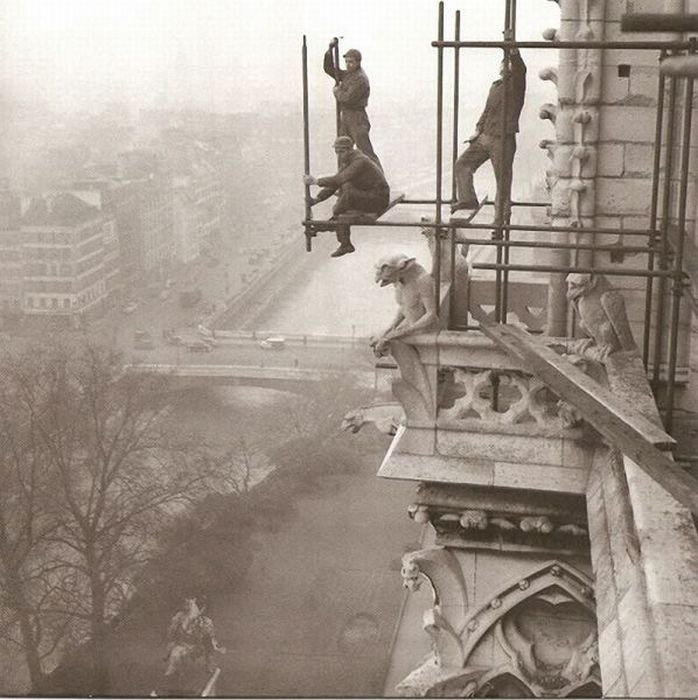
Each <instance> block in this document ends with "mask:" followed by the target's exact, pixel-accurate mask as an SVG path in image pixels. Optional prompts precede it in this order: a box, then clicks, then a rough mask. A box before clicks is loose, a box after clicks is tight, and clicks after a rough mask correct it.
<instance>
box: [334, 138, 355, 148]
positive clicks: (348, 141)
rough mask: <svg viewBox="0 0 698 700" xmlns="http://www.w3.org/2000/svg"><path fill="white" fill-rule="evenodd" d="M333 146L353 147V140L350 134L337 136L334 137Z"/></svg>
mask: <svg viewBox="0 0 698 700" xmlns="http://www.w3.org/2000/svg"><path fill="white" fill-rule="evenodd" d="M334 148H354V140H353V139H352V138H351V136H338V137H337V138H336V139H335V142H334Z"/></svg>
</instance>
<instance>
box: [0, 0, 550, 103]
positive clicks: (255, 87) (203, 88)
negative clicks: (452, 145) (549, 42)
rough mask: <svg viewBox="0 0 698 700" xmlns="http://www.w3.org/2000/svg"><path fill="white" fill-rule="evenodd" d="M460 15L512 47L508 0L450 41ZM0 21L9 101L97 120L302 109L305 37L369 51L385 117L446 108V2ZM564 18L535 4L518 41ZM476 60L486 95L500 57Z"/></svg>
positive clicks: (116, 8) (16, 12)
mask: <svg viewBox="0 0 698 700" xmlns="http://www.w3.org/2000/svg"><path fill="white" fill-rule="evenodd" d="M456 9H460V10H461V27H462V34H463V35H464V36H465V35H467V36H468V38H472V39H490V40H492V39H498V38H501V28H502V26H503V21H504V2H503V0H493V1H492V2H488V3H486V4H485V3H482V2H476V1H474V0H469V1H468V2H464V3H458V4H456V3H452V4H451V5H447V6H446V12H447V14H446V35H447V36H449V35H450V36H452V31H453V30H452V22H453V16H452V15H453V12H454V11H455V10H456ZM0 12H1V13H2V15H1V16H0V20H1V21H2V32H3V47H2V51H3V81H4V83H5V85H4V90H3V92H4V94H7V91H8V89H9V91H10V93H11V94H12V93H14V94H19V95H22V96H27V97H29V96H32V97H41V98H44V99H46V100H48V101H49V103H50V104H51V105H52V106H54V107H56V108H57V109H59V110H63V109H75V108H81V109H88V110H94V109H95V108H97V106H98V105H99V103H100V102H101V101H104V100H115V99H116V100H126V101H129V102H130V103H131V104H133V105H134V106H138V107H147V108H153V107H162V106H163V104H164V103H166V102H167V100H170V99H173V97H174V96H175V95H176V96H178V97H180V98H181V97H182V96H183V95H186V98H187V101H188V102H189V105H188V106H197V107H201V108H207V109H208V108H213V109H216V110H219V111H247V110H255V109H257V108H259V107H260V106H262V105H264V103H266V102H269V103H272V104H275V103H292V104H294V105H298V104H299V101H300V90H301V73H300V42H301V37H302V36H303V34H305V35H307V37H308V44H309V47H310V50H311V51H312V52H315V55H316V56H317V55H318V53H319V52H321V51H323V50H324V47H325V44H326V42H327V41H328V40H329V39H331V38H332V37H333V36H342V37H343V40H342V42H343V43H342V45H343V46H345V47H347V48H348V47H349V46H357V47H361V50H362V52H363V54H364V61H365V67H366V69H367V71H370V72H369V75H370V77H371V81H372V84H373V86H374V88H373V100H375V101H376V103H375V107H374V110H373V111H374V112H377V111H379V105H381V104H383V103H392V102H395V103H397V104H403V105H404V106H405V107H408V106H412V105H414V104H423V103H425V102H426V103H427V104H431V101H432V100H433V98H434V91H435V85H434V76H435V67H436V51H435V50H434V49H433V48H432V47H431V46H430V41H431V40H432V39H434V38H436V29H437V16H436V3H431V2H425V1H424V0H402V1H400V0H381V1H380V2H369V1H368V0H359V1H357V2H352V3H338V2H323V1H321V0H297V1H293V2H278V1H276V0H205V2H195V1H194V0H124V1H123V2H111V1H107V0H98V1H93V0H3V2H2V4H1V5H0ZM558 16H559V10H558V8H557V7H556V6H555V4H554V3H550V2H541V1H540V0H525V1H524V2H522V3H520V10H519V13H518V24H517V35H518V38H519V39H521V40H525V39H529V40H538V39H540V34H541V32H542V30H543V29H545V28H546V27H549V26H555V25H556V23H557V20H558ZM471 54H472V55H468V58H467V60H465V61H464V65H463V69H462V70H463V78H462V79H463V83H464V85H470V84H472V85H473V88H474V89H475V88H477V89H478V90H481V89H483V88H484V87H485V86H486V85H487V84H488V82H489V81H490V80H491V78H490V75H491V74H492V73H493V72H494V73H495V74H496V70H497V62H498V60H499V56H498V52H495V51H481V50H477V51H473V52H471ZM534 67H535V64H534ZM320 68H321V64H320V62H319V61H318V60H317V59H315V60H314V61H311V65H310V69H311V70H310V82H311V85H312V84H314V85H315V89H314V90H312V91H311V98H312V99H313V100H314V101H318V102H321V101H322V100H323V99H324V98H326V93H327V90H324V91H323V90H321V89H320V86H321V85H322V86H324V87H326V79H325V78H324V76H323V74H322V72H321V70H320ZM182 73H183V74H182ZM406 99H407V100H408V101H409V103H410V104H409V105H406V104H405V101H406Z"/></svg>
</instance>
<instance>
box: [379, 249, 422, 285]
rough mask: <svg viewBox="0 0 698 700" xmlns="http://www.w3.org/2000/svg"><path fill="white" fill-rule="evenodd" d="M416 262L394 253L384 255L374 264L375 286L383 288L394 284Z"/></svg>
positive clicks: (406, 256)
mask: <svg viewBox="0 0 698 700" xmlns="http://www.w3.org/2000/svg"><path fill="white" fill-rule="evenodd" d="M415 262H416V258H414V257H410V256H408V255H405V253H396V254H393V255H386V256H385V257H382V258H381V259H380V260H379V261H378V262H377V263H376V284H380V286H381V287H385V286H386V285H388V284H394V283H395V282H397V281H398V280H399V279H400V277H401V276H402V275H403V274H404V273H405V272H406V271H407V270H409V268H410V267H412V265H414V264H415Z"/></svg>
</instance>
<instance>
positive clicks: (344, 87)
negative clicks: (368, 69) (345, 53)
mask: <svg viewBox="0 0 698 700" xmlns="http://www.w3.org/2000/svg"><path fill="white" fill-rule="evenodd" d="M323 68H324V70H325V73H327V75H329V76H330V77H331V78H335V77H337V78H339V87H338V90H337V94H336V95H335V97H336V98H337V102H338V103H339V105H340V107H341V108H342V109H365V107H366V105H367V104H368V96H369V95H370V94H371V87H370V85H369V84H368V76H367V75H366V73H364V71H363V68H361V66H359V67H358V68H357V69H356V70H354V71H347V70H342V69H341V68H337V69H336V71H335V65H334V58H333V57H332V50H331V49H328V50H327V51H326V52H325V60H324V63H323ZM335 73H336V76H335Z"/></svg>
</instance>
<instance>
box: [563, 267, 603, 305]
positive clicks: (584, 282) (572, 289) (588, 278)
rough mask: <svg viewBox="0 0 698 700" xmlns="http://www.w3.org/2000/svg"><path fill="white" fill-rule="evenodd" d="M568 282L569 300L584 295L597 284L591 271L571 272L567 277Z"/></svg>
mask: <svg viewBox="0 0 698 700" xmlns="http://www.w3.org/2000/svg"><path fill="white" fill-rule="evenodd" d="M566 282H567V300H568V301H574V300H575V299H578V298H579V297H583V296H584V295H585V294H588V293H589V292H590V291H591V290H592V289H593V288H594V286H595V285H596V279H595V278H594V275H592V274H591V273H590V272H570V274H569V275H567V277H566Z"/></svg>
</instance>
